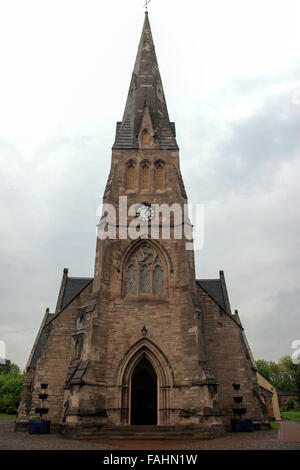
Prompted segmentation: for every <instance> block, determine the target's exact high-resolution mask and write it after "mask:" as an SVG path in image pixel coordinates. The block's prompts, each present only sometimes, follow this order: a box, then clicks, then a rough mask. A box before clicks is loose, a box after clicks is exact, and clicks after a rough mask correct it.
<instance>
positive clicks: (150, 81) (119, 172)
mask: <svg viewBox="0 0 300 470" xmlns="http://www.w3.org/2000/svg"><path fill="white" fill-rule="evenodd" d="M103 204H104V206H103V214H102V217H101V220H100V221H99V225H98V229H99V231H98V235H99V236H98V238H97V247H96V259H95V273H94V281H93V289H92V295H91V296H90V298H89V299H88V300H87V302H85V304H84V305H81V306H80V307H79V310H78V317H79V318H80V324H78V331H77V334H78V336H79V337H80V341H79V346H78V348H77V350H76V353H74V355H73V357H72V358H71V361H70V365H69V370H68V377H67V381H66V386H65V402H67V403H68V407H67V410H66V412H65V416H64V424H63V428H64V432H68V433H71V434H74V435H87V434H88V433H89V430H90V432H91V433H94V432H95V429H96V430H97V429H98V430H101V429H103V428H105V429H109V428H110V427H111V426H135V425H149V426H171V427H174V426H176V427H178V426H179V427H182V429H187V428H186V426H187V425H188V426H189V427H192V428H193V429H194V430H195V432H197V433H199V436H200V435H201V433H203V435H204V434H205V435H208V434H209V435H214V434H216V433H218V432H222V431H223V427H224V426H223V422H222V420H221V417H220V412H219V409H218V383H217V381H216V378H215V376H214V374H213V372H212V370H211V369H210V367H209V366H208V363H207V358H206V347H205V338H204V330H203V317H202V311H201V306H200V304H199V301H198V296H197V284H196V281H195V269H194V253H193V251H192V250H187V249H186V243H187V241H188V240H187V238H186V231H185V229H186V226H188V227H189V228H190V229H191V226H190V224H189V222H188V220H187V214H186V212H185V206H186V204H187V195H186V192H185V188H184V183H183V180H182V176H181V171H180V162H179V148H178V145H177V141H176V132H175V124H174V123H173V122H171V121H170V119H169V114H168V109H167V104H166V99H165V95H164V91H163V85H162V80H161V76H160V72H159V67H158V62H157V58H156V53H155V47H154V43H153V38H152V33H151V28H150V23H149V17H148V12H147V11H146V14H145V21H144V25H143V30H142V35H141V39H140V43H139V46H138V52H137V57H136V61H135V65H134V70H133V74H132V77H131V81H130V87H129V92H128V97H127V101H126V106H125V111H124V115H123V119H122V121H121V122H118V123H117V127H116V137H115V142H114V144H113V147H112V160H111V170H110V174H109V177H108V181H107V185H106V188H105V191H104V197H103ZM110 208H111V212H112V216H109V215H108V212H109V210H110ZM108 235H109V236H108ZM79 329H80V331H79ZM75 333H76V332H75ZM75 354H76V357H75Z"/></svg>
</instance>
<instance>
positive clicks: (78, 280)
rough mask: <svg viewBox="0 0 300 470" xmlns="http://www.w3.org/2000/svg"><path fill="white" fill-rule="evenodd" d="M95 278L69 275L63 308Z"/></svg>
mask: <svg viewBox="0 0 300 470" xmlns="http://www.w3.org/2000/svg"><path fill="white" fill-rule="evenodd" d="M92 280H93V278H90V277H68V279H67V282H66V287H65V292H64V295H63V298H62V303H61V310H63V309H64V308H65V307H66V306H67V305H68V304H69V303H70V302H71V301H72V300H73V299H74V298H75V297H76V296H77V295H78V294H80V292H81V291H82V290H83V289H85V288H86V287H87V285H88V284H89V283H90V282H91V281H92Z"/></svg>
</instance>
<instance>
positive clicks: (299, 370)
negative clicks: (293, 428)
mask: <svg viewBox="0 0 300 470" xmlns="http://www.w3.org/2000/svg"><path fill="white" fill-rule="evenodd" d="M296 385H297V389H298V403H299V405H300V363H299V364H298V365H297V370H296Z"/></svg>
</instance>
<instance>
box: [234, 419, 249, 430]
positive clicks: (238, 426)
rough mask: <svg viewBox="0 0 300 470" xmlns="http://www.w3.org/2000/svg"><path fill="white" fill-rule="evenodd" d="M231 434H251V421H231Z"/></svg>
mask: <svg viewBox="0 0 300 470" xmlns="http://www.w3.org/2000/svg"><path fill="white" fill-rule="evenodd" d="M231 431H232V432H253V423H252V419H232V420H231Z"/></svg>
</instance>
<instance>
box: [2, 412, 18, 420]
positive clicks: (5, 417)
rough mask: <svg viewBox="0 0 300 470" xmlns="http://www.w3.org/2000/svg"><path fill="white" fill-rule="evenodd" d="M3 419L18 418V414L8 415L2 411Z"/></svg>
mask: <svg viewBox="0 0 300 470" xmlns="http://www.w3.org/2000/svg"><path fill="white" fill-rule="evenodd" d="M1 419H3V420H4V419H6V420H7V419H16V415H6V414H5V413H0V420H1Z"/></svg>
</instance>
